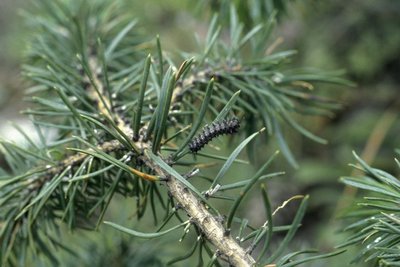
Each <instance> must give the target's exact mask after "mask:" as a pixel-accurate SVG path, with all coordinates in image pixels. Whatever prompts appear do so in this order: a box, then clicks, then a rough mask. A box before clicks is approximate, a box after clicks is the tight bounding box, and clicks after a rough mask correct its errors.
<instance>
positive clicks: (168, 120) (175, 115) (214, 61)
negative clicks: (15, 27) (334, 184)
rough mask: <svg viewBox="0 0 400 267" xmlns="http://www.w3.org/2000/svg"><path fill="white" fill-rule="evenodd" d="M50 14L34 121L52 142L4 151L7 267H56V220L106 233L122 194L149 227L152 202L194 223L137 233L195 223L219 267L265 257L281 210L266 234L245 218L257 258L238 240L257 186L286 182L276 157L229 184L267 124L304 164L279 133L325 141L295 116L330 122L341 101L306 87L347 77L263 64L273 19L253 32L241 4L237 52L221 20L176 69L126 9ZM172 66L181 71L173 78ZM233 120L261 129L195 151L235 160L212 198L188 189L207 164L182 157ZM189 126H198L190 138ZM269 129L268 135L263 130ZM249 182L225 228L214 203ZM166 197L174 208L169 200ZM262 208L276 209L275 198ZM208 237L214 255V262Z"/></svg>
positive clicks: (35, 46)
mask: <svg viewBox="0 0 400 267" xmlns="http://www.w3.org/2000/svg"><path fill="white" fill-rule="evenodd" d="M40 5H41V8H42V10H45V11H46V15H45V16H44V17H43V18H42V17H39V18H36V17H37V16H32V17H33V24H38V25H39V27H37V28H36V30H37V33H36V34H37V36H36V38H35V39H34V41H32V50H31V53H30V55H29V56H30V58H29V61H28V62H30V65H26V66H25V67H24V70H25V72H26V74H27V76H28V77H29V78H30V79H31V80H32V81H33V83H34V86H33V87H32V88H30V91H31V92H32V93H34V94H35V97H33V98H32V102H34V103H35V104H36V105H37V108H36V109H35V110H28V111H27V112H26V113H28V114H30V115H32V116H33V122H34V124H35V125H36V127H37V132H38V135H39V136H40V137H41V144H39V145H33V147H30V148H29V149H24V148H21V147H18V146H17V145H14V144H11V143H8V142H2V150H3V153H4V154H5V155H6V157H7V160H8V164H9V167H10V169H11V170H12V173H11V174H10V175H8V176H7V177H5V178H4V182H3V183H2V184H1V190H0V204H2V206H3V205H4V207H5V208H4V209H3V210H2V212H1V221H2V226H1V232H0V237H1V239H2V241H3V242H2V247H1V260H2V263H4V264H6V263H8V264H10V265H16V264H17V261H21V260H22V261H23V260H24V259H18V258H19V256H20V255H26V254H27V250H28V248H31V249H32V250H33V251H34V252H36V251H37V250H39V251H40V252H42V253H44V254H46V256H47V257H48V258H49V259H50V260H51V261H52V264H53V265H55V264H56V261H57V259H55V257H54V255H53V253H52V249H53V248H54V247H62V245H61V244H60V242H57V238H55V237H54V236H52V235H51V233H52V231H54V229H58V225H57V224H58V223H59V222H62V221H64V222H66V223H67V225H68V227H69V228H70V229H75V228H93V226H94V225H93V224H95V228H96V229H97V228H98V227H99V225H100V224H101V223H102V222H103V217H104V214H105V212H106V210H107V206H108V205H109V203H110V201H111V199H112V198H113V196H114V194H115V193H118V194H121V195H123V196H132V195H133V196H135V197H136V199H137V206H136V208H137V217H138V218H139V219H140V218H141V217H142V216H143V214H144V212H145V210H146V205H147V203H148V202H149V201H150V202H151V208H152V211H153V214H156V209H155V207H154V199H155V198H158V200H159V201H160V205H161V206H163V208H164V209H166V210H167V212H168V214H170V215H168V216H166V219H165V220H164V222H163V224H162V226H161V228H162V227H163V226H164V225H165V224H167V223H168V222H169V220H170V219H171V218H172V216H174V215H176V216H177V217H178V219H179V220H180V217H179V216H178V215H177V213H178V210H182V211H184V212H185V214H186V215H187V216H188V217H189V222H182V223H181V224H178V225H177V226H175V227H173V228H171V229H169V230H166V231H163V232H155V233H151V234H144V233H140V232H137V231H134V230H130V231H127V232H129V233H130V234H132V235H137V236H138V237H148V238H150V237H159V236H161V235H163V234H166V233H169V232H171V231H174V230H176V229H179V228H180V227H183V226H185V227H190V226H191V225H193V226H194V228H195V229H196V230H197V231H198V235H199V238H201V239H202V246H200V247H201V248H202V247H204V248H205V249H206V250H207V251H208V252H210V254H211V255H210V257H212V258H213V259H212V262H211V263H210V264H212V263H213V261H214V260H216V259H223V260H225V261H227V262H229V263H230V264H231V265H234V266H252V265H254V264H255V263H256V261H255V260H254V258H253V257H252V256H251V255H250V252H252V251H253V250H254V247H255V246H256V245H257V244H259V243H260V240H261V239H262V238H263V237H264V236H265V235H266V234H267V233H268V235H269V236H271V235H272V233H271V231H273V229H274V228H273V227H272V223H273V222H272V221H270V220H271V218H272V215H271V214H270V213H271V212H270V208H268V212H269V214H268V218H269V219H268V224H267V223H266V224H265V226H267V225H271V227H264V228H261V229H255V228H254V227H251V226H246V225H247V223H245V220H241V219H238V220H239V223H241V224H242V225H241V227H242V228H241V230H240V231H241V233H240V234H239V237H242V234H244V232H246V231H247V230H248V229H250V230H251V233H250V234H249V235H248V236H247V237H246V238H245V240H249V239H251V238H253V237H254V238H255V240H253V242H252V245H251V248H250V249H246V248H244V246H242V245H243V244H239V243H238V242H237V241H236V240H235V239H234V238H232V236H231V234H230V231H232V229H231V226H232V224H233V222H234V220H235V219H237V218H235V214H236V211H237V209H238V207H239V205H240V203H241V201H242V200H243V198H244V196H245V195H246V194H248V192H249V191H250V189H251V188H252V187H253V186H254V185H255V184H256V183H257V182H259V181H261V180H262V179H266V178H270V177H274V176H277V175H280V173H273V174H270V175H264V174H263V173H264V171H265V169H266V168H267V166H268V164H269V162H267V163H266V164H264V166H263V167H262V168H260V170H259V171H258V172H257V173H256V175H254V176H253V177H252V178H251V179H247V180H244V181H241V182H240V183H236V184H228V185H221V180H222V178H223V176H224V174H225V173H226V172H227V170H228V169H229V168H230V167H231V166H232V164H233V163H234V162H237V161H238V159H237V157H238V155H239V154H240V152H241V151H242V150H243V149H244V148H245V147H246V146H248V144H249V143H250V141H252V140H253V139H254V138H255V137H256V136H258V135H259V134H261V133H262V132H263V131H264V129H265V127H266V129H267V130H266V131H265V132H267V134H268V136H271V135H273V136H275V137H276V138H277V139H278V143H279V145H280V146H281V148H282V150H283V153H284V154H285V155H286V157H287V158H288V159H289V161H291V162H292V163H295V162H294V159H293V156H292V155H291V152H290V150H289V149H288V146H287V145H286V142H285V141H284V138H283V136H282V132H281V126H280V125H281V123H282V122H285V123H287V124H288V125H290V126H292V127H293V128H295V129H296V130H298V131H299V132H300V133H302V134H303V135H305V136H307V137H309V138H311V139H314V140H316V141H319V142H323V141H322V140H321V138H319V137H317V136H315V135H313V134H312V133H310V132H308V131H307V130H305V129H304V128H302V127H301V126H300V125H299V124H298V123H297V122H296V121H294V119H293V118H292V117H291V114H292V113H295V112H298V111H301V112H303V113H312V114H323V113H324V112H325V113H326V111H327V110H328V111H329V110H331V109H335V108H337V105H336V104H335V103H333V102H332V101H331V100H327V99H324V98H320V97H317V96H314V95H312V94H310V93H309V92H308V91H309V90H310V88H312V85H311V82H332V83H339V84H346V81H345V80H343V79H342V78H340V77H337V76H335V75H331V74H325V73H315V72H308V71H288V70H285V71H280V70H279V68H280V67H281V65H284V62H285V61H286V60H288V58H289V57H290V56H291V55H292V54H293V53H291V52H279V53H276V54H271V55H267V56H265V54H264V53H265V51H269V52H268V53H271V49H266V48H267V47H266V44H265V43H266V42H265V41H266V38H268V37H269V32H270V27H271V25H272V21H273V19H272V20H271V21H270V22H268V23H267V24H266V25H259V26H256V27H255V28H254V29H253V30H251V31H249V32H248V33H246V34H243V33H242V29H243V27H242V26H240V23H239V22H238V21H237V17H236V15H235V10H234V9H233V8H232V9H231V27H230V35H231V43H230V45H227V44H225V43H224V42H222V41H220V40H219V35H220V32H221V28H220V27H219V26H218V25H217V18H216V17H215V18H214V19H213V21H212V22H211V26H210V31H209V33H208V36H207V37H206V44H205V49H204V51H202V52H201V53H199V54H195V53H193V54H190V55H188V56H187V57H186V58H189V59H188V60H184V61H183V63H182V64H181V65H180V67H179V68H176V67H175V66H174V65H173V63H172V60H170V59H169V58H166V57H165V54H164V53H163V51H162V48H161V42H160V40H159V38H157V53H156V54H157V57H156V58H153V57H151V56H147V57H146V55H148V54H149V53H148V52H149V51H148V49H147V46H148V43H147V42H144V41H142V39H141V38H139V37H138V36H136V35H135V31H133V30H132V29H133V27H134V26H135V24H136V22H135V21H130V22H127V21H125V19H121V16H120V13H119V12H116V13H114V12H112V11H113V7H112V6H111V7H108V6H107V4H106V3H105V2H104V3H103V2H102V1H100V2H98V3H97V2H96V3H95V4H93V6H91V5H89V4H88V3H86V2H85V3H82V6H80V8H78V9H77V10H78V11H77V13H76V14H73V13H72V11H71V10H72V9H71V8H70V7H69V6H68V4H66V5H64V4H61V3H58V2H52V1H46V0H43V1H41V2H40ZM71 5H74V4H72V3H71ZM114 11H115V10H114ZM257 34H260V35H257ZM138 40H139V41H138ZM103 46H104V47H103ZM246 46H250V47H253V48H256V49H254V50H253V49H252V52H251V54H252V55H251V56H249V57H246V56H243V55H242V53H243V48H244V47H246ZM195 59H197V60H195ZM166 62H168V63H169V64H168V65H170V66H169V68H168V70H167V71H165V72H164V70H165V65H166ZM239 93H240V98H239V97H238V95H239ZM218 110H221V111H220V112H218ZM213 112H214V114H213ZM228 114H232V115H239V117H243V116H246V117H247V118H249V121H250V122H251V121H252V122H254V123H247V124H245V131H244V132H245V133H244V134H246V135H248V136H249V137H247V138H246V139H244V141H242V142H241V143H240V144H239V145H238V146H237V148H236V149H235V150H234V151H233V152H232V154H231V155H230V156H229V157H226V158H224V157H220V156H217V155H213V154H208V153H198V154H197V155H198V156H206V157H207V158H209V159H223V160H224V161H225V163H224V165H223V166H222V168H221V170H220V171H219V173H218V174H217V175H216V177H215V179H214V181H213V182H212V183H211V186H210V188H209V189H208V190H207V191H205V192H201V191H200V190H199V189H198V188H196V187H195V186H193V184H192V183H191V182H190V181H189V180H188V179H189V178H191V177H194V176H196V174H197V172H198V169H197V166H198V165H197V164H198V162H197V161H196V160H194V161H193V162H190V163H189V164H188V163H186V162H184V157H185V156H187V155H188V154H189V153H190V149H189V148H188V147H187V144H188V143H189V142H190V140H191V139H192V138H193V136H194V135H196V133H197V132H198V131H199V129H200V127H201V125H203V124H204V121H205V120H211V121H214V122H215V123H217V124H218V123H219V122H220V120H221V119H223V118H225V117H226V116H227V115H228ZM132 117H133V119H131V118H132ZM190 124H191V125H192V129H191V131H190V132H189V133H188V134H186V132H185V130H186V129H188V125H190ZM44 127H50V128H53V129H56V131H57V134H58V135H59V137H58V138H57V139H56V140H55V142H54V144H51V143H50V142H48V141H47V140H45V137H44V135H43V132H42V130H43V128H44ZM260 128H261V129H262V130H259V131H258V129H260ZM205 129H210V128H205ZM254 132H255V133H254ZM171 133H172V136H171V135H170V134H171ZM209 134H211V133H209ZM238 136H241V135H238ZM180 139H183V141H180ZM31 143H33V142H31ZM54 151H57V152H59V153H58V155H54V154H53V153H54ZM171 151H172V152H171ZM169 152H171V153H169ZM179 165H189V166H191V167H195V169H192V170H191V171H189V172H187V173H185V174H183V175H182V174H180V173H178V172H177V170H176V167H177V166H179ZM294 165H295V164H294ZM159 183H162V184H165V185H166V188H167V189H168V192H169V196H167V195H165V196H163V195H162V194H161V193H160V192H159V189H158V187H157V185H158V184H159ZM242 187H244V189H243V190H242V191H241V195H239V196H238V197H237V198H234V199H233V200H234V205H233V206H232V208H231V211H230V213H229V216H228V221H227V222H226V224H225V222H223V220H220V219H219V218H220V217H221V215H220V214H219V212H218V211H217V210H216V209H215V208H214V207H213V206H212V203H211V201H210V199H211V198H213V197H215V198H216V197H221V198H223V199H228V200H229V199H230V198H229V197H226V196H224V195H222V194H221V195H218V193H221V192H224V191H226V190H231V189H236V188H242ZM166 197H168V198H167V199H168V204H166V205H165V204H164V198H166ZM264 199H265V202H268V198H267V197H264ZM175 201H177V205H176V206H175V205H174V204H173V203H174V202H175ZM306 203H307V197H306V198H304V200H303V201H302V203H301V205H300V208H299V211H298V213H297V215H296V217H295V219H294V221H293V224H292V225H291V226H290V227H286V228H284V230H286V231H287V235H286V238H285V240H284V242H283V243H282V244H281V246H280V247H279V249H278V250H276V251H275V252H274V253H273V257H270V258H267V259H266V263H265V264H267V263H268V264H270V263H271V264H272V263H275V262H278V259H279V257H280V256H281V254H282V252H283V251H284V248H285V247H286V246H287V245H288V244H289V242H290V240H291V239H292V238H293V236H294V233H295V232H296V230H297V229H298V227H299V226H300V221H301V218H302V217H303V215H304V213H305V208H306ZM266 205H267V206H268V205H269V204H268V203H266ZM93 218H94V219H95V220H96V222H95V223H94V222H93V221H92V219H93ZM224 224H225V225H224ZM117 228H118V229H122V227H120V226H118V227H117ZM161 228H160V229H159V230H161ZM269 238H270V237H269ZM45 240H46V241H45ZM268 240H269V239H268ZM205 241H209V242H210V243H211V244H212V245H213V246H214V247H215V249H216V251H215V253H214V256H212V254H213V253H212V252H211V250H210V249H209V247H208V246H207V245H206V242H205ZM268 245H269V241H266V243H265V245H264V249H263V253H262V254H261V255H259V259H260V260H259V261H258V262H260V261H261V259H264V252H266V250H267V249H268ZM19 248H22V250H23V252H22V254H19V251H18V249H19ZM321 257H322V256H321ZM310 259H312V257H311V258H310ZM291 260H292V259H291V256H290V257H283V258H282V259H280V261H281V262H282V266H284V264H286V263H288V262H289V261H291Z"/></svg>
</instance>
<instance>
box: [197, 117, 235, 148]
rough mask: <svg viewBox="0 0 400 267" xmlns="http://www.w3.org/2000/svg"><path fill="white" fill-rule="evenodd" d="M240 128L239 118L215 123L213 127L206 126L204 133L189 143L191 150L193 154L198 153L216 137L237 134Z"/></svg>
mask: <svg viewBox="0 0 400 267" xmlns="http://www.w3.org/2000/svg"><path fill="white" fill-rule="evenodd" d="M239 128H240V122H239V120H238V118H235V117H234V118H231V119H224V120H222V121H219V122H216V123H213V124H212V125H206V126H205V127H204V128H203V132H202V133H201V134H199V135H198V136H196V137H195V138H193V139H192V140H191V141H190V143H189V149H190V151H191V152H192V153H196V152H197V151H199V150H200V149H202V148H203V147H204V146H205V145H206V144H208V142H210V141H211V140H212V139H213V138H214V137H217V136H219V135H223V134H233V133H236V132H237V131H238V130H239Z"/></svg>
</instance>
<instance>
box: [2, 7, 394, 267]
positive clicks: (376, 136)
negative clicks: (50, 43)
mask: <svg viewBox="0 0 400 267" xmlns="http://www.w3.org/2000/svg"><path fill="white" fill-rule="evenodd" d="M218 2H219V1H199V2H198V1H186V2H184V1H178V0H150V1H130V7H131V12H132V14H133V16H136V17H138V18H139V19H140V21H141V24H142V26H143V28H144V29H145V34H146V33H147V34H148V33H150V34H154V35H155V34H156V33H159V34H160V37H161V40H162V41H163V48H164V49H165V50H168V51H171V52H172V53H174V52H175V53H176V52H177V51H180V50H185V51H190V50H193V49H196V47H195V38H194V34H193V32H195V33H197V34H198V36H199V37H200V38H202V37H203V36H204V35H205V32H206V30H207V27H208V19H209V17H210V14H212V11H211V9H212V6H214V8H216V9H218V7H215V6H216V5H217V4H218ZM236 3H240V1H236ZM26 4H27V3H26V2H24V1H22V0H19V1H16V0H1V1H0V47H1V52H0V121H1V124H0V136H6V137H12V138H16V135H15V133H13V132H11V130H10V127H8V124H7V123H6V121H8V120H12V121H16V122H17V123H19V124H23V125H27V126H26V127H29V123H28V122H27V121H26V118H24V117H22V116H21V115H19V110H21V109H23V108H24V107H25V106H26V104H25V103H24V102H23V97H24V96H23V90H24V88H25V86H24V81H23V79H22V78H21V76H20V74H19V72H20V64H21V62H22V60H23V55H24V48H25V47H26V45H27V44H26V43H24V42H25V40H26V39H25V37H26V35H27V34H29V33H28V32H27V30H26V25H24V21H23V19H22V18H21V16H20V15H19V10H20V9H21V8H23V6H24V5H26ZM240 11H241V12H245V10H244V9H239V12H240ZM241 17H242V18H245V17H246V14H241ZM265 19H267V18H266V17H265ZM152 37H153V36H149V38H152ZM273 38H276V40H283V42H282V43H281V44H280V45H279V46H278V47H277V48H276V50H284V49H296V50H298V52H299V53H298V55H297V57H296V60H295V61H294V62H293V67H296V66H301V67H304V66H309V67H315V68H321V69H324V70H336V69H344V70H346V72H347V78H349V79H350V80H352V81H353V82H355V83H356V86H355V87H353V88H344V87H343V88H340V87H338V86H336V87H328V86H325V87H321V88H316V89H315V90H318V94H322V95H327V96H330V97H332V98H334V99H336V100H338V101H340V102H341V103H343V109H342V110H340V111H338V112H337V114H336V116H335V117H333V118H317V119H316V118H311V119H309V118H304V117H303V118H299V120H301V122H302V123H303V124H305V125H306V126H307V128H309V129H311V130H312V131H313V132H314V133H317V134H319V135H320V136H322V137H324V138H326V139H327V140H329V144H328V145H325V146H323V145H320V144H317V143H314V142H312V141H310V140H307V139H305V138H303V137H302V136H300V135H299V134H297V133H293V131H290V129H288V131H287V132H288V134H287V138H288V142H289V144H290V145H291V148H292V149H293V151H294V153H295V155H296V158H297V159H298V161H299V165H300V168H299V169H297V170H295V169H293V168H292V167H290V166H289V164H288V163H287V162H286V161H285V160H284V159H281V160H280V161H277V162H276V163H275V165H274V167H273V168H274V170H285V171H286V172H287V174H286V175H285V176H283V177H279V178H277V179H275V180H272V181H270V182H268V188H269V190H270V196H271V198H272V199H273V205H274V207H276V206H277V205H279V204H280V203H281V202H282V201H284V200H286V199H288V198H289V197H290V196H292V195H295V194H310V195H311V205H310V207H309V209H308V213H307V216H306V218H305V220H304V223H303V227H302V228H301V229H300V231H299V232H298V235H297V238H296V241H295V242H293V247H294V248H296V249H299V248H305V247H316V248H319V249H321V250H323V251H330V250H331V249H332V248H333V247H334V246H335V245H337V244H339V243H340V242H343V241H344V240H345V238H346V233H340V229H341V227H343V225H344V224H345V222H344V221H342V220H340V219H338V216H339V215H340V214H342V213H343V211H345V210H346V208H347V207H348V206H349V205H350V204H351V203H352V201H353V200H354V196H355V195H356V193H357V192H354V191H352V190H348V189H347V190H346V189H345V188H344V186H343V185H342V184H340V183H339V182H338V178H339V177H340V176H345V175H349V174H350V173H352V168H351V167H349V166H348V163H352V162H354V158H353V156H352V150H355V151H356V152H357V153H358V154H359V155H362V156H363V158H364V159H365V160H367V161H368V162H370V163H371V164H372V165H373V166H374V167H377V168H382V169H385V170H386V171H388V172H391V173H393V174H394V175H397V177H398V176H399V173H398V170H396V168H395V163H394V160H393V158H394V149H395V148H399V147H400V145H399V142H400V138H399V132H400V123H399V117H398V114H399V111H400V1H392V0H381V1H373V0H353V1H343V0H342V1H333V0H329V1H316V0H314V1H313V0H304V1H290V2H289V4H288V5H287V6H286V10H285V12H284V13H282V14H280V16H279V24H278V27H277V29H276V31H275V33H274V35H273ZM172 56H173V55H172ZM17 142H18V141H17ZM273 149H274V148H273V145H268V146H267V145H266V146H265V147H262V148H260V149H259V151H266V152H265V155H261V157H264V158H265V157H266V156H267V155H270V154H272V151H273ZM0 164H1V159H0ZM249 169H252V168H251V167H249V168H246V169H245V170H244V171H243V174H242V175H236V176H237V177H246V171H248V170H249ZM238 171H240V170H239V169H238V170H234V172H235V173H237V172H238ZM272 171H273V170H271V172H272ZM258 200H259V199H257V198H255V199H249V200H248V201H247V205H249V207H251V208H249V209H247V210H249V211H248V214H247V215H246V216H247V217H249V218H250V219H252V220H253V222H255V225H259V224H261V223H262V222H263V220H264V219H263V218H264V217H263V213H262V212H261V211H260V212H259V210H262V207H261V204H258V203H259V201H258ZM130 201H131V202H132V200H123V199H120V200H116V201H115V204H114V206H112V207H111V209H110V214H109V216H110V217H111V216H112V217H120V218H121V221H124V220H125V219H127V218H129V217H130V216H132V214H133V211H132V210H130V209H129V206H130V204H129V203H131V202H130ZM120 202H124V203H125V202H126V203H125V204H126V205H121V203H120ZM120 207H126V208H123V209H121V208H120ZM258 207H260V209H258ZM244 210H246V209H244ZM294 212H295V206H294V207H292V208H291V205H289V206H288V208H287V209H286V210H284V211H283V212H281V213H280V217H279V218H278V220H279V221H280V222H281V223H289V222H290V221H291V218H292V217H293V216H294ZM143 221H144V222H141V223H140V224H141V225H146V224H147V221H146V219H144V220H143ZM130 225H132V223H130ZM135 225H136V224H135ZM142 229H145V228H143V227H142ZM102 231H104V232H106V233H107V234H106V235H102V236H100V235H97V234H93V233H88V232H83V231H80V232H82V234H80V235H79V237H77V236H78V235H74V236H71V235H68V233H65V240H69V241H71V242H77V239H79V240H80V241H79V242H80V243H79V244H81V247H80V249H79V250H78V251H79V253H78V254H81V255H84V256H83V257H84V258H85V257H86V262H85V263H82V265H80V266H89V265H90V266H163V265H162V263H161V262H163V260H162V261H159V259H164V258H165V257H167V258H170V255H169V254H174V253H177V254H179V252H180V251H181V250H187V249H188V247H187V245H188V244H189V243H190V242H187V243H185V242H183V243H182V244H180V243H178V242H177V241H176V239H174V238H171V240H170V241H168V240H164V241H151V242H150V243H149V242H147V243H144V242H136V241H134V240H132V239H130V238H128V237H126V236H123V235H122V234H120V233H116V232H115V231H114V230H110V229H106V228H105V227H103V229H102ZM163 242H175V243H176V244H177V245H176V246H169V247H168V250H163V249H160V248H164V246H163ZM89 251H90V253H89V254H88V252H89ZM105 252H107V253H105ZM60 253H63V252H60ZM64 254H65V253H64ZM65 255H67V254H65ZM87 255H91V256H90V257H87ZM138 255H139V256H140V257H139V256H138ZM353 256H354V254H353V251H349V252H347V253H345V254H342V255H340V256H337V257H335V258H332V259H328V260H324V261H320V262H316V263H313V264H312V266H343V263H344V262H346V263H347V262H350V260H351V258H352V257H353ZM93 258H97V261H96V262H95V263H94V262H93ZM116 259H118V260H116ZM75 260H76V258H74V257H72V258H71V257H66V260H65V263H66V266H70V265H71V266H76V265H73V264H74V261H75ZM111 263H113V265H111ZM183 264H184V265H185V264H187V262H184V263H183ZM193 264H196V263H193ZM184 265H183V266H184ZM38 266H39V265H38ZM186 266H187V265H186ZM191 266H194V265H191ZM307 266H311V265H310V264H308V265H307ZM354 266H367V265H365V264H363V263H360V264H359V265H354Z"/></svg>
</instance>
